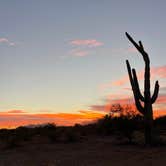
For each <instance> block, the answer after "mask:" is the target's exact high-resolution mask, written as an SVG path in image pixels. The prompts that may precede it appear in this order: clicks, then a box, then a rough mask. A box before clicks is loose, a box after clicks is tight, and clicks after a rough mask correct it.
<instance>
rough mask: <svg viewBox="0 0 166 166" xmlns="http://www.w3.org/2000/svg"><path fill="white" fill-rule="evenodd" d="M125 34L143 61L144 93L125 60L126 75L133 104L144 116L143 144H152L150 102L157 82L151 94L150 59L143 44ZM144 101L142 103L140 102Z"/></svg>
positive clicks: (154, 97) (156, 94)
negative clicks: (131, 91) (130, 88)
mask: <svg viewBox="0 0 166 166" xmlns="http://www.w3.org/2000/svg"><path fill="white" fill-rule="evenodd" d="M126 36H127V38H128V39H129V41H130V42H131V43H132V44H133V45H134V46H135V48H136V49H137V50H138V51H139V52H140V53H141V55H142V57H143V60H144V62H145V74H144V95H142V94H141V91H140V88H139V84H138V79H137V74H136V70H135V69H134V68H133V69H132V70H131V67H130V63H129V61H128V60H126V65H127V70H128V75H129V79H130V83H131V87H132V90H133V95H134V99H135V105H136V107H137V109H138V111H139V112H140V113H141V114H142V115H143V117H144V125H145V144H146V145H151V144H153V140H154V139H153V136H154V133H153V108H152V104H153V103H154V102H155V101H156V99H157V97H158V92H159V84H158V81H156V83H155V89H154V93H153V95H151V90H150V88H151V87H150V59H149V56H148V54H147V53H146V52H145V50H144V47H143V44H142V42H141V41H139V43H138V44H137V43H136V42H135V41H134V40H133V39H132V37H131V36H130V35H129V34H128V33H127V32H126ZM141 102H142V103H144V104H143V105H142V104H141Z"/></svg>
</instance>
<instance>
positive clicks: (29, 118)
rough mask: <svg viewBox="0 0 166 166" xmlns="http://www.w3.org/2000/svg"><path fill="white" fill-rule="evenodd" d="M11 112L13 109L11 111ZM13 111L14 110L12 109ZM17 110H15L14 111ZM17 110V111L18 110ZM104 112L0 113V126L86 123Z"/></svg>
mask: <svg viewBox="0 0 166 166" xmlns="http://www.w3.org/2000/svg"><path fill="white" fill-rule="evenodd" d="M12 112H13V111H12ZM14 112H15V111H14ZM16 112H17V111H16ZM18 112H19V111H18ZM103 115H104V114H103V113H99V112H94V111H87V110H81V111H79V112H78V113H75V114H74V113H73V114H72V113H57V114H27V113H24V114H20V113H9V112H6V113H5V112H3V113H0V128H15V127H18V126H24V125H30V124H43V123H55V124H57V125H65V126H66V125H74V124H75V123H88V122H91V121H93V120H96V119H97V118H100V117H102V116H103Z"/></svg>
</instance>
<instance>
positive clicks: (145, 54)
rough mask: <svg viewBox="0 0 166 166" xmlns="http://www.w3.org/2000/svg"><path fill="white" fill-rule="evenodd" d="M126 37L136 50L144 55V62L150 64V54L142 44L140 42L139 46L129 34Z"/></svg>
mask: <svg viewBox="0 0 166 166" xmlns="http://www.w3.org/2000/svg"><path fill="white" fill-rule="evenodd" d="M126 36H127V38H128V39H129V41H130V42H131V43H132V44H133V45H134V46H135V48H136V49H137V50H138V51H139V52H140V53H141V54H142V56H143V59H144V61H145V62H149V57H148V54H147V53H146V52H145V50H144V47H143V44H142V42H141V41H139V44H137V43H136V42H135V41H134V40H133V38H132V37H131V36H130V35H129V34H128V33H127V32H126Z"/></svg>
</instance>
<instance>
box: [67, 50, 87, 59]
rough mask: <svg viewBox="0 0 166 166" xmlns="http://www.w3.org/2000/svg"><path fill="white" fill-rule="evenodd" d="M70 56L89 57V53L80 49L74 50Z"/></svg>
mask: <svg viewBox="0 0 166 166" xmlns="http://www.w3.org/2000/svg"><path fill="white" fill-rule="evenodd" d="M70 54H71V55H73V56H78V57H82V56H87V55H88V54H89V52H88V51H85V50H80V49H73V50H72V51H71V53H70Z"/></svg>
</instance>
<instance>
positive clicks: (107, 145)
mask: <svg viewBox="0 0 166 166" xmlns="http://www.w3.org/2000/svg"><path fill="white" fill-rule="evenodd" d="M165 165H166V147H155V148H147V147H144V146H141V145H115V144H113V143H112V141H111V139H109V138H103V139H101V138H98V139H97V138H93V139H90V140H88V141H83V142H78V143H67V144H65V143H56V144H26V145H23V146H21V147H17V148H14V149H8V150H0V166H165Z"/></svg>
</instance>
